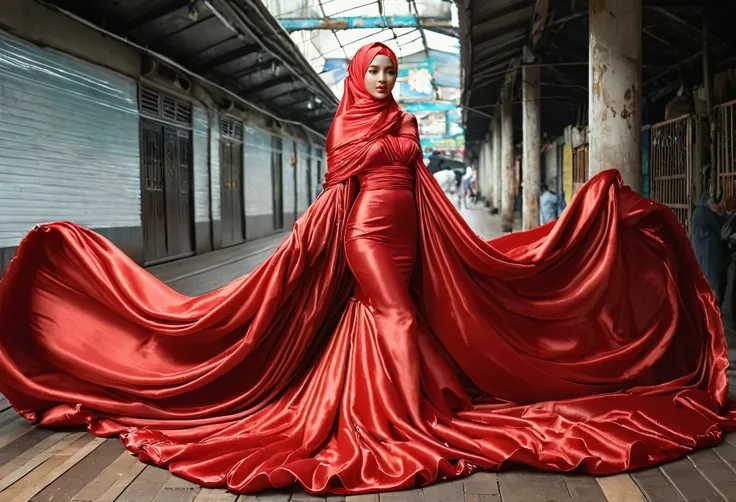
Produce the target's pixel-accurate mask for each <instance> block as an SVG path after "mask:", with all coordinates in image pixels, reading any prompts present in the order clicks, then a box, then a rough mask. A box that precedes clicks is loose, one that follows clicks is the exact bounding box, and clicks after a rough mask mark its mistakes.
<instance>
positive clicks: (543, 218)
mask: <svg viewBox="0 0 736 502" xmlns="http://www.w3.org/2000/svg"><path fill="white" fill-rule="evenodd" d="M558 206H559V197H557V194H556V193H554V192H552V191H550V189H549V187H548V186H547V185H546V184H542V186H541V194H540V195H539V223H541V224H542V225H545V224H547V223H549V222H550V221H554V220H556V219H557V218H558V217H559V215H558V212H559V211H558Z"/></svg>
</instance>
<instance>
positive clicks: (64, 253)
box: [0, 44, 736, 494]
mask: <svg viewBox="0 0 736 502" xmlns="http://www.w3.org/2000/svg"><path fill="white" fill-rule="evenodd" d="M382 51H383V52H382ZM379 53H385V50H384V48H383V46H381V45H380V44H372V45H369V46H366V47H365V48H363V49H361V51H359V54H358V55H357V56H356V58H355V59H354V60H353V62H354V63H355V64H356V65H358V68H357V69H356V68H354V67H353V63H351V71H352V73H351V75H353V74H357V75H362V73H364V72H365V69H364V68H365V67H366V65H367V64H368V63H369V62H370V61H371V60H372V59H373V57H375V55H376V54H379ZM360 65H362V67H361V66H360ZM361 71H362V73H361ZM349 78H350V77H349ZM356 85H357V84H356V83H355V82H353V81H349V82H347V83H346V89H347V88H348V86H353V87H351V89H352V91H351V92H354V95H353V98H355V99H354V101H353V103H354V104H355V103H357V104H358V105H359V108H360V107H363V108H361V109H365V110H364V113H367V114H373V115H375V114H376V113H377V110H376V109H377V108H379V110H378V112H380V114H381V115H380V116H381V119H380V122H375V123H373V125H371V126H370V127H365V124H363V126H362V128H356V129H350V127H349V126H350V124H351V123H352V122H350V123H347V122H346V123H345V124H344V125H343V126H342V127H343V128H344V131H352V132H351V133H349V134H347V133H346V135H345V136H340V134H341V132H340V131H341V129H339V128H338V129H335V128H333V130H332V131H331V135H330V138H329V140H328V143H329V145H330V150H329V152H328V155H329V159H328V164H329V171H328V177H327V183H326V189H325V191H324V192H323V193H322V194H321V195H320V196H319V197H318V198H317V200H316V201H315V202H314V203H313V204H312V206H311V207H310V208H309V209H308V210H307V212H306V213H305V214H304V215H303V216H302V217H301V218H300V219H299V220H298V221H297V223H296V224H295V226H294V229H293V231H292V233H291V234H290V235H289V236H288V237H287V238H286V240H285V241H284V242H283V243H282V244H281V245H280V246H279V247H278V249H277V250H276V251H275V252H274V254H273V255H272V256H271V257H269V258H268V259H267V260H266V261H265V262H263V263H262V264H261V265H260V266H259V267H258V268H257V269H256V270H254V271H253V272H252V273H250V274H248V275H247V276H245V277H243V278H240V279H237V280H235V281H234V282H232V283H231V284H228V285H226V286H224V287H222V288H220V289H218V290H216V291H213V292H211V293H208V294H205V295H203V296H200V297H194V298H190V297H186V296H183V295H181V294H178V293H176V292H174V291H173V290H171V289H170V288H169V287H167V286H166V285H164V284H162V283H161V282H160V281H158V280H157V279H156V278H154V277H153V276H151V275H150V274H149V273H148V272H146V271H145V270H143V269H141V268H139V267H138V266H137V265H135V264H134V263H133V262H132V261H131V260H129V259H128V258H127V257H126V256H125V255H124V254H123V253H122V252H121V251H120V250H118V249H117V248H115V247H114V246H113V245H112V244H110V243H109V242H108V241H106V240H105V239H104V238H102V237H100V236H99V235H97V234H95V233H94V232H92V231H90V230H87V229H84V228H81V227H79V226H77V225H74V224H72V223H67V222H58V223H50V224H44V225H39V226H37V227H36V228H34V229H33V230H32V231H31V232H30V233H29V234H28V235H27V236H26V237H25V239H24V240H23V242H22V243H21V245H20V247H19V249H18V251H17V254H16V257H15V258H14V260H13V261H12V262H11V264H10V267H9V269H8V271H7V272H6V274H5V276H4V277H3V279H2V281H1V282H0V392H2V393H3V394H4V395H5V396H7V398H8V399H9V401H10V402H11V404H12V405H13V407H14V408H15V409H16V410H18V412H19V413H20V414H22V415H23V416H24V417H25V418H27V419H28V420H31V421H33V422H34V423H36V424H38V425H41V426H49V427H56V426H69V425H86V426H87V428H88V429H89V430H90V431H91V432H92V433H93V434H96V435H100V436H112V435H116V434H120V436H121V438H122V441H123V443H124V444H125V446H126V448H128V449H129V450H130V451H132V452H133V453H135V454H137V455H138V456H139V458H140V459H141V460H143V461H146V462H151V463H154V464H156V465H160V466H164V467H167V468H168V469H170V470H171V471H172V472H173V473H175V474H177V475H179V476H182V477H184V478H186V479H189V480H192V481H195V482H197V483H200V484H202V485H204V486H210V487H220V486H224V487H227V488H228V489H230V490H232V491H234V492H253V491H258V490H262V489H265V488H268V487H283V486H287V485H290V484H292V483H295V482H296V483H300V484H302V485H303V486H304V488H305V489H306V490H307V491H308V492H310V493H338V494H356V493H364V492H373V491H382V490H393V489H400V488H408V487H412V486H416V485H423V484H426V483H430V482H433V481H436V480H437V479H440V478H443V479H446V478H453V477H457V476H464V475H467V474H469V473H471V472H473V471H474V470H476V469H479V468H480V469H499V468H504V467H510V466H513V465H517V464H525V465H528V466H532V467H535V468H539V469H545V470H551V471H572V470H579V471H585V472H589V473H594V474H608V473H616V472H621V471H625V470H630V469H636V468H640V467H646V466H651V465H655V464H658V463H661V462H664V461H666V460H670V459H674V458H678V457H680V456H682V455H685V454H687V453H688V452H690V451H692V450H693V449H695V448H700V447H706V446H709V445H714V444H716V443H718V442H719V441H721V439H722V435H723V431H724V430H729V429H732V428H734V426H736V414H734V413H732V412H730V411H729V410H728V407H727V378H726V369H727V367H728V357H727V356H728V354H727V352H728V351H727V347H726V343H725V338H724V334H723V327H722V324H721V321H720V316H719V312H718V309H717V307H716V304H715V299H714V295H713V293H712V291H711V290H710V288H709V287H708V284H707V282H706V280H705V278H704V277H703V274H702V272H701V271H700V269H699V267H698V265H697V263H696V261H695V259H694V256H693V254H692V251H691V248H690V246H689V242H688V240H687V237H686V235H685V233H684V231H683V229H682V228H681V226H680V225H679V223H678V222H677V221H676V219H675V218H674V216H673V215H672V213H671V212H670V211H669V210H668V209H667V208H665V207H663V206H660V205H658V204H656V203H654V202H652V201H650V200H647V199H644V198H642V197H641V196H639V195H637V194H635V193H633V192H632V191H631V190H629V189H628V188H626V187H624V186H623V185H622V182H621V178H620V176H619V175H618V173H616V172H615V171H607V172H604V173H601V174H599V175H597V176H596V177H594V178H593V179H591V180H590V181H589V182H588V183H587V184H586V185H585V186H584V187H583V188H582V189H581V191H580V192H579V193H578V194H577V195H576V197H575V198H574V199H573V201H572V203H571V204H570V205H569V206H568V208H567V210H566V211H565V213H564V215H563V216H562V218H561V219H560V220H558V221H556V222H553V223H550V224H547V225H545V226H543V227H540V228H538V229H535V230H533V231H530V232H524V233H518V234H511V235H507V236H504V237H501V238H499V239H496V240H493V241H490V242H486V241H484V240H482V239H481V238H480V237H478V236H477V235H476V234H475V233H474V232H473V231H472V230H471V229H470V228H469V227H468V225H467V224H466V223H465V222H464V220H463V219H462V217H461V216H460V214H459V213H458V212H457V210H456V209H455V208H454V207H453V206H452V204H451V202H450V201H449V200H448V199H447V197H446V196H445V195H444V193H443V192H442V190H441V188H440V187H439V186H438V185H437V183H436V182H435V181H434V178H433V177H432V176H431V175H430V173H429V172H428V171H427V169H426V167H425V166H424V164H423V163H422V162H421V158H420V157H417V156H414V158H413V160H412V161H411V163H410V165H409V166H404V168H405V167H411V168H413V169H412V170H409V171H407V170H402V167H401V166H394V167H397V170H393V171H392V170H390V169H391V166H390V165H389V166H378V167H381V169H383V171H381V170H375V169H374V170H373V171H371V168H375V167H376V165H375V163H374V164H371V162H367V163H366V162H364V161H365V160H366V159H370V158H374V157H371V156H372V155H374V153H372V152H373V151H372V150H371V148H375V147H376V145H377V144H378V143H379V142H380V144H381V145H382V146H381V149H382V150H381V152H382V155H384V156H385V155H388V154H386V152H389V154H391V152H397V153H396V155H397V156H398V157H397V158H399V157H401V155H409V153H407V152H408V151H409V150H407V149H406V148H407V147H406V143H397V142H396V141H397V140H396V138H399V139H400V138H404V139H406V140H409V141H410V142H414V143H415V144H416V145H417V146H418V136H417V133H416V120H415V119H413V117H411V116H409V115H406V114H402V113H401V112H400V111H399V112H398V113H396V110H395V109H394V108H393V105H391V104H390V103H389V104H388V105H387V104H385V103H373V105H371V104H370V102H369V101H370V99H369V98H368V97H366V96H365V95H364V93H363V94H361V93H360V92H357V91H355V89H356V88H357V89H358V91H360V88H359V87H355V86H356ZM361 92H362V91H361ZM351 99H352V98H351ZM363 101H365V102H363ZM358 105H356V106H358ZM369 105H370V106H369ZM350 110H353V108H350ZM366 110H367V111H366ZM341 120H342V119H341ZM365 120H366V121H367V120H368V119H365ZM343 122H345V121H344V120H343ZM366 123H367V122H366ZM366 131H369V132H367V133H366ZM386 138H389V139H386ZM391 138H393V139H391ZM379 140H380V141H379ZM387 158H388V157H387ZM394 161H395V159H393V158H388V162H394ZM386 169H388V170H389V171H386ZM412 171H413V193H414V203H415V207H416V220H415V225H416V231H417V234H416V241H417V246H416V250H417V251H416V253H417V254H416V257H415V261H406V262H405V263H406V264H411V263H413V266H412V268H411V269H408V273H410V274H411V277H410V279H409V289H410V291H411V299H412V301H413V304H414V305H415V307H416V324H415V325H414V326H415V327H413V328H412V329H413V331H412V332H413V333H415V336H416V345H415V346H414V347H415V349H414V352H413V353H411V354H408V355H407V354H403V353H400V352H398V351H396V350H393V349H394V348H395V347H394V346H393V345H392V344H393V342H392V340H391V339H390V338H388V342H387V338H386V334H387V332H388V331H391V330H392V329H394V328H393V327H392V326H389V327H386V326H384V324H382V322H383V321H381V322H378V321H377V319H378V317H377V313H376V312H374V307H373V306H372V305H371V302H370V298H363V297H361V295H360V294H358V293H357V290H358V289H359V290H361V291H363V292H367V291H368V290H367V289H366V288H365V286H366V285H365V284H360V285H359V286H360V287H359V288H357V289H356V281H355V278H354V276H353V274H352V273H351V268H350V267H359V266H361V264H360V263H356V262H351V263H348V259H350V260H355V258H353V257H360V256H361V255H360V253H361V252H362V250H363V248H361V246H364V247H365V246H370V242H371V239H365V235H366V231H367V230H370V228H368V227H370V225H369V224H372V222H370V221H369V222H368V223H369V224H366V225H367V226H366V227H362V226H356V225H352V224H351V225H349V224H348V223H349V221H352V220H351V210H352V209H354V208H355V207H356V206H355V201H356V197H358V187H359V186H361V187H362V190H363V192H361V196H362V195H365V194H369V198H368V199H367V200H368V203H365V204H366V205H364V206H361V207H371V206H370V204H369V203H373V200H374V199H371V198H370V197H374V198H376V197H377V198H378V199H375V200H379V201H380V200H382V201H384V202H385V204H382V205H381V206H380V207H378V208H377V209H376V212H377V214H378V213H380V211H379V209H381V210H382V209H383V208H385V207H390V205H391V204H393V203H399V199H398V197H400V194H401V193H404V191H401V190H386V189H385V186H384V185H382V183H388V184H399V185H401V187H402V190H405V189H407V188H408V187H409V186H410V185H406V186H405V185H402V183H405V180H407V179H411V178H407V176H409V177H410V176H412ZM381 172H383V173H384V174H381ZM372 173H373V174H372ZM376 173H377V174H376ZM384 175H385V176H388V177H384ZM392 177H393V178H392ZM396 177H399V178H401V179H400V180H398V181H397V179H396ZM361 183H362V184H361ZM381 197H383V198H384V199H380V198H381ZM361 210H362V209H361ZM407 225H408V223H407ZM346 233H347V234H348V235H351V236H356V237H355V239H356V240H350V239H346V237H345V236H346ZM351 239H352V237H351ZM347 241H349V242H347ZM358 241H359V242H358ZM355 242H358V244H354V243H355ZM351 243H353V244H351ZM351 246H353V247H351ZM346 249H347V252H346ZM351 253H352V254H351ZM364 256H370V255H368V254H366V255H364ZM402 263H404V262H397V264H398V265H400V266H403V265H402ZM401 271H402V273H404V269H401ZM374 272H375V276H376V278H375V280H376V283H375V285H376V287H379V286H386V285H387V284H388V283H389V282H390V280H391V277H389V275H388V274H389V273H393V272H389V271H387V270H383V269H381V268H380V267H379V268H376V269H375V271H374ZM368 296H369V297H370V295H368ZM397 332H398V331H397ZM396 342H397V344H398V342H399V341H398V340H397V341H396ZM387 343H388V344H389V345H388V347H387V345H386V344H387ZM402 354H403V355H402ZM401 357H405V359H404V360H403V361H404V362H405V363H406V364H405V365H400V367H399V368H398V369H397V367H396V361H397V358H399V362H401V361H402V360H401V359H400V358H401ZM413 365H416V366H417V368H418V370H417V371H418V374H419V384H418V385H419V390H418V391H417V395H414V396H407V395H406V387H405V386H402V383H403V382H401V381H400V380H401V378H398V377H397V373H396V372H397V371H398V372H401V371H405V370H404V366H407V367H409V366H413ZM415 404H416V406H417V407H418V408H417V409H414V406H415Z"/></svg>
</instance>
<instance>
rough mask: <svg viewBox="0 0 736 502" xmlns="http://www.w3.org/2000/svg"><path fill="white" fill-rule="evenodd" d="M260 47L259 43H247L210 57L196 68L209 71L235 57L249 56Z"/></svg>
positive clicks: (233, 59)
mask: <svg viewBox="0 0 736 502" xmlns="http://www.w3.org/2000/svg"><path fill="white" fill-rule="evenodd" d="M260 49H261V46H260V45H259V44H247V45H244V46H242V47H238V48H236V49H233V50H231V51H228V52H226V53H224V54H220V55H219V56H216V57H214V58H212V59H211V60H209V61H207V62H206V63H204V64H203V65H202V66H200V67H199V68H198V70H199V71H200V72H207V71H210V70H212V69H214V68H217V67H218V66H222V65H224V64H227V63H230V62H232V61H235V60H236V59H239V58H242V57H244V56H249V55H251V54H253V53H255V52H258V51H259V50H260Z"/></svg>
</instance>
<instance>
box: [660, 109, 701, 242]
mask: <svg viewBox="0 0 736 502" xmlns="http://www.w3.org/2000/svg"><path fill="white" fill-rule="evenodd" d="M650 138H651V140H650V141H651V146H650V150H649V155H650V160H649V172H650V190H651V199H652V200H655V201H656V202H659V203H660V204H663V205H665V206H667V207H669V208H670V209H672V211H673V212H674V213H675V215H676V216H677V219H678V221H679V222H680V223H681V224H682V226H683V227H685V230H687V232H688V234H689V232H690V218H691V216H692V208H693V204H694V196H695V195H694V194H695V182H694V179H693V117H692V116H691V115H683V116H682V117H679V118H676V119H672V120H667V121H665V122H660V123H658V124H654V125H652V126H651V133H650Z"/></svg>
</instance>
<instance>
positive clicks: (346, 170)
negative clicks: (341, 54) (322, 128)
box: [325, 43, 402, 185]
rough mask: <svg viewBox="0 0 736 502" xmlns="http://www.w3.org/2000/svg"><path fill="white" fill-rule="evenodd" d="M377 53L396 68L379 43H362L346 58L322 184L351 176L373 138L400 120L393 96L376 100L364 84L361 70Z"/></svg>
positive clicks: (399, 112)
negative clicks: (340, 97) (342, 91)
mask: <svg viewBox="0 0 736 502" xmlns="http://www.w3.org/2000/svg"><path fill="white" fill-rule="evenodd" d="M378 55H384V56H388V57H389V58H391V61H393V63H394V67H395V68H396V70H397V71H398V68H399V62H398V60H397V59H396V54H394V52H393V51H392V50H391V49H389V48H388V47H386V46H385V45H383V44H381V43H372V44H368V45H364V46H363V47H361V48H360V49H359V50H358V52H357V53H356V54H355V56H354V57H353V59H352V60H351V61H350V65H349V66H348V76H347V78H346V79H345V92H344V94H343V96H342V100H340V106H339V107H338V109H337V113H336V114H335V118H334V120H333V121H332V127H330V132H329V133H328V134H327V165H328V170H327V172H326V173H325V184H326V185H332V184H334V183H339V182H340V181H342V180H344V179H346V178H348V177H350V176H352V175H353V174H354V173H353V171H354V170H355V169H357V168H358V167H359V166H360V163H361V162H362V161H363V158H364V157H365V153H366V152H367V150H368V147H369V146H370V145H371V144H372V143H373V141H374V140H375V139H376V138H379V137H381V136H384V135H385V134H387V133H388V132H389V131H390V130H391V128H393V127H394V126H395V125H396V123H397V122H399V121H400V120H401V115H402V112H401V109H400V108H399V105H398V103H397V102H396V100H395V99H394V97H393V95H389V96H388V97H387V98H385V99H376V98H374V97H373V96H372V95H371V94H370V93H369V92H368V89H367V88H366V86H365V73H366V71H368V67H369V66H370V65H371V63H372V62H373V59H374V58H375V57H376V56H378Z"/></svg>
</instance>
